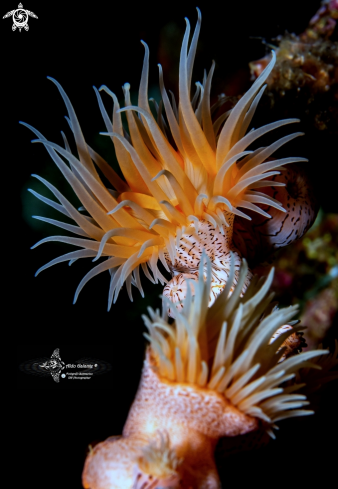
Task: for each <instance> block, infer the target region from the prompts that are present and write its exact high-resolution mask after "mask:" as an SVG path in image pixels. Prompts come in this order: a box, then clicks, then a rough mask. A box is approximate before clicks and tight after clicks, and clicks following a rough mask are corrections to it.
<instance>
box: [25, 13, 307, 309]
mask: <svg viewBox="0 0 338 489" xmlns="http://www.w3.org/2000/svg"><path fill="white" fill-rule="evenodd" d="M186 24H187V26H186V31H185V35H184V39H183V43H182V49H181V56H180V66H179V103H178V105H177V104H176V101H175V99H174V97H173V96H172V100H171V102H170V100H169V97H168V94H167V91H166V89H165V87H164V81H163V73H162V68H161V66H160V65H159V76H160V91H161V96H162V100H161V101H160V104H159V105H158V106H157V105H156V110H157V119H156V118H155V117H154V116H153V114H152V112H151V110H150V107H149V102H148V93H147V92H148V70H149V50H148V47H147V45H146V44H145V43H143V45H144V47H145V57H144V63H143V69H142V76H141V82H140V88H139V98H138V106H132V105H131V102H130V85H129V84H128V83H126V84H125V85H124V86H123V91H124V97H125V107H124V108H122V109H120V106H119V103H118V99H117V97H116V95H115V94H114V93H112V92H111V91H110V90H109V89H108V88H107V87H106V86H102V87H101V88H100V90H103V91H105V92H106V93H107V94H109V95H110V96H111V97H112V99H113V102H114V109H113V117H112V120H111V119H110V118H109V116H108V114H107V112H106V109H105V107H104V105H103V102H102V99H101V95H100V93H99V91H98V90H96V89H95V93H96V96H97V99H98V103H99V107H100V110H101V113H102V116H103V119H104V122H105V125H106V127H107V133H105V134H106V135H109V136H110V137H111V139H112V141H113V144H114V146H115V152H116V156H117V159H118V162H119V165H120V168H121V171H122V173H123V175H124V178H125V181H124V180H122V179H121V178H120V177H119V176H118V175H117V174H116V172H115V171H114V170H113V169H112V168H111V167H110V166H109V165H108V164H107V163H106V162H105V161H104V160H103V158H101V157H100V156H99V155H98V154H97V153H96V152H95V151H94V150H93V149H92V148H91V147H90V146H89V145H88V144H87V143H86V142H85V139H84V136H83V134H82V132H81V128H80V125H79V122H78V120H77V118H76V115H75V112H74V109H73V107H72V105H71V103H70V101H69V99H68V97H67V95H66V94H65V92H64V90H63V89H62V87H61V86H60V85H59V83H58V82H57V81H55V80H53V79H51V80H52V81H53V83H55V85H56V86H57V87H58V89H59V91H60V94H61V96H62V98H63V100H64V102H65V104H66V107H67V110H68V115H69V118H67V120H68V122H69V125H70V128H71V130H72V132H73V134H74V138H75V142H76V145H77V151H78V158H77V157H76V156H74V155H73V154H72V153H71V150H70V147H69V144H68V141H67V139H66V137H65V135H64V134H63V138H64V144H65V148H62V147H61V146H59V145H58V144H55V143H52V142H49V141H47V139H45V138H44V137H43V135H42V134H41V133H40V132H38V131H37V130H36V129H34V128H32V127H31V126H29V125H28V124H25V125H26V126H27V127H29V128H30V129H31V130H32V131H33V132H34V133H35V134H36V135H37V137H38V139H37V140H35V142H40V143H42V144H43V145H44V146H45V148H46V149H47V151H48V153H49V154H50V156H51V157H52V159H53V160H54V162H55V163H56V165H57V166H58V167H59V169H60V170H61V172H62V173H63V175H64V176H65V178H66V179H67V181H68V182H69V183H70V185H71V186H72V188H73V190H74V192H75V193H76V195H77V196H78V198H79V199H80V201H81V202H82V206H83V208H82V210H81V212H80V211H79V210H77V209H75V208H74V207H73V206H72V204H71V203H70V202H69V201H68V200H67V199H66V198H65V197H64V196H63V195H61V193H60V192H59V191H58V190H57V189H56V188H55V187H54V186H53V185H51V184H50V183H48V182H47V181H45V180H44V179H42V178H41V177H38V176H36V175H34V176H36V178H38V179H39V180H40V181H41V182H43V183H44V184H45V185H46V186H47V188H48V189H49V190H50V191H51V192H52V193H53V194H54V196H55V197H56V198H57V199H58V201H59V203H56V202H54V201H52V200H50V199H48V198H46V197H43V196H41V195H39V194H37V193H36V192H35V191H33V190H31V192H32V193H33V194H34V195H35V196H36V197H38V198H39V199H41V200H42V201H43V202H45V203H46V204H48V205H50V206H52V207H53V208H54V209H57V210H58V211H59V212H61V213H62V214H64V215H66V216H67V217H69V218H71V219H72V220H73V221H75V224H74V225H70V224H67V223H63V222H60V221H56V220H52V219H48V218H44V217H36V216H34V217H36V218H37V219H40V220H43V221H45V222H49V223H52V224H54V225H56V226H59V227H61V228H63V229H66V230H68V231H70V232H72V233H74V234H75V235H78V236H79V237H66V236H52V237H49V238H45V239H43V240H41V241H40V242H39V243H37V244H36V245H35V246H38V245H40V244H42V243H46V242H49V241H61V242H64V243H68V244H71V245H74V246H79V247H80V248H81V249H80V250H78V251H73V252H70V253H67V254H65V255H62V256H60V257H58V258H56V259H54V260H52V261H51V262H49V263H47V264H46V265H44V266H43V267H41V268H40V269H39V270H38V272H37V273H39V272H40V271H41V270H44V269H46V268H48V267H50V266H51V265H54V264H56V263H60V262H63V261H69V262H70V263H73V262H74V261H76V260H78V259H79V258H85V257H92V258H94V260H93V261H96V260H98V259H99V258H100V257H104V258H105V259H104V260H103V261H102V262H101V263H100V264H98V265H97V266H95V267H94V268H93V269H92V270H91V271H90V272H89V273H88V274H87V275H86V276H85V277H84V278H83V280H82V281H81V283H80V284H79V286H78V288H77V290H76V294H75V299H74V300H76V299H77V297H78V294H79V292H80V291H81V289H82V288H83V286H84V285H85V284H86V283H87V282H88V280H90V279H91V278H92V277H94V276H95V275H97V274H99V273H101V272H103V271H105V270H109V271H110V274H111V282H110V288H109V296H108V308H110V306H111V304H112V302H113V301H114V302H115V301H116V299H117V296H118V294H119V291H120V289H121V287H122V285H123V284H124V282H125V283H126V288H127V292H128V294H129V297H130V298H131V299H132V290H131V289H132V286H136V287H137V288H138V289H139V290H140V292H141V294H142V295H143V291H142V286H141V281H140V267H141V268H142V270H143V272H144V274H145V275H146V276H147V277H148V278H149V280H151V281H152V282H156V283H157V282H158V281H160V282H161V283H162V284H164V283H166V282H167V279H166V278H165V277H164V276H163V275H162V273H161V272H160V270H159V268H158V262H159V261H160V262H161V263H162V265H163V266H164V268H165V269H166V270H167V271H168V272H170V273H171V275H172V279H171V280H170V282H169V284H168V285H167V286H166V289H165V295H166V296H167V297H168V298H169V299H170V301H171V302H174V303H177V305H178V309H179V308H180V306H179V303H180V300H182V299H183V298H184V293H185V292H182V290H186V284H185V280H186V279H187V278H191V275H194V276H195V279H196V280H197V279H198V273H199V272H198V270H199V263H200V260H201V253H202V251H203V250H204V251H205V252H206V253H207V255H208V256H209V258H210V259H211V262H212V272H211V276H212V280H211V292H210V298H209V305H211V304H212V303H213V301H214V300H215V298H216V297H217V295H218V294H219V293H220V292H221V291H222V290H223V288H224V287H225V284H226V283H227V281H228V277H229V270H230V251H232V252H233V255H234V258H235V276H234V284H236V282H237V279H238V270H239V268H240V264H241V256H240V253H239V252H238V250H237V249H236V248H235V247H234V245H233V222H234V218H235V216H241V217H243V218H245V219H248V220H250V219H251V217H249V216H248V215H247V214H245V213H244V212H243V210H240V209H239V208H242V209H244V211H245V210H250V211H253V212H255V213H259V214H260V215H262V216H264V217H265V218H270V214H268V212H266V211H265V210H263V209H262V208H261V206H262V205H264V204H266V205H268V206H270V207H272V208H274V209H277V210H279V211H280V212H281V213H282V214H285V213H286V210H285V209H284V208H283V207H282V205H281V204H280V202H278V201H277V200H276V199H274V198H273V197H271V196H269V195H267V194H266V193H265V192H264V189H267V188H269V187H270V186H274V187H279V186H283V185H284V183H281V182H277V181H272V180H271V177H273V176H274V175H277V174H279V169H280V168H281V167H282V166H283V167H284V166H285V165H287V164H289V163H293V162H303V161H306V160H305V159H304V158H297V157H288V158H282V159H277V160H273V161H271V158H270V157H271V155H272V154H274V152H275V151H276V150H278V149H279V148H280V147H281V146H283V145H284V144H285V143H287V142H288V141H291V140H292V139H294V138H295V137H297V136H299V135H301V134H302V133H299V132H297V133H294V134H291V135H288V136H284V137H282V138H281V139H279V140H277V141H276V142H274V143H273V144H270V145H269V146H267V147H259V148H257V149H255V150H251V149H248V148H249V147H251V145H252V144H253V143H255V141H256V140H257V139H259V138H260V137H261V136H263V135H265V134H267V133H269V132H270V131H273V130H274V129H277V128H279V127H282V126H284V125H286V124H290V123H295V122H298V119H285V120H281V121H277V122H273V123H270V124H267V125H265V126H263V127H260V128H258V129H251V130H250V131H249V132H248V128H249V126H250V123H251V120H252V118H253V115H254V113H255V110H256V107H257V105H258V103H259V100H260V97H261V96H262V93H263V91H264V88H265V85H264V83H265V81H266V79H267V78H268V76H269V74H270V73H271V70H272V69H273V66H274V64H275V54H274V52H273V53H272V59H271V62H270V63H269V64H268V66H267V67H266V68H265V70H264V71H263V72H262V73H261V75H260V76H259V77H258V78H257V80H256V81H255V82H254V84H253V85H252V87H251V88H250V89H249V90H248V92H247V93H245V94H244V95H243V97H242V98H241V99H240V100H239V101H238V103H237V104H236V106H235V107H234V108H233V109H232V110H231V111H228V112H226V113H224V114H222V115H220V116H219V117H218V118H217V119H216V120H213V116H214V114H215V113H216V109H218V107H219V106H220V105H221V104H222V101H223V99H222V98H221V99H219V101H218V102H217V103H216V104H215V105H213V106H211V105H210V90H211V80H212V76H213V72H214V68H215V63H214V62H213V63H212V66H211V69H210V71H209V73H208V75H206V76H205V77H204V79H203V83H197V84H196V85H197V89H196V92H195V94H194V95H193V96H192V94H191V79H192V71H193V64H194V58H195V53H196V47H197V41H198V36H199V31H200V26H201V14H200V11H199V10H198V20H197V24H196V28H195V31H194V34H193V36H192V40H191V43H190V47H189V48H188V42H189V36H190V25H189V22H188V20H187V19H186ZM121 112H125V113H126V117H127V121H128V130H127V129H126V128H124V127H123V125H122V119H121ZM63 159H65V160H67V161H68V162H69V166H68V165H67V164H66V163H65V162H64V160H63ZM97 169H99V170H100V171H101V172H102V174H103V175H104V176H105V178H106V179H107V180H108V181H109V182H110V185H111V186H112V187H113V189H109V188H106V186H105V185H104V183H103V182H102V180H101V177H100V176H99V174H98V171H97ZM83 210H85V211H87V212H88V214H89V216H88V215H85V214H83V213H82V211H83ZM295 237H297V236H296V234H295ZM298 237H299V234H298ZM150 271H151V272H152V275H151V273H150ZM250 278H251V273H250V272H248V275H247V277H246V280H244V281H243V282H242V287H243V290H242V292H244V291H245V289H246V287H247V286H248V285H249V282H250ZM182 286H183V287H182ZM170 312H171V315H174V311H173V309H172V310H171V311H170Z"/></svg>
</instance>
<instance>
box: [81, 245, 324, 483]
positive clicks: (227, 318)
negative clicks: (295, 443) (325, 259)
mask: <svg viewBox="0 0 338 489" xmlns="http://www.w3.org/2000/svg"><path fill="white" fill-rule="evenodd" d="M211 269H212V267H211V263H210V260H209V258H208V257H207V255H206V254H205V253H204V252H203V254H202V257H201V263H200V269H199V278H198V281H195V282H194V288H195V295H194V296H193V295H192V293H191V290H190V287H189V282H188V292H187V297H186V299H185V301H184V304H183V308H182V309H181V310H180V311H178V312H177V313H176V319H175V321H174V322H173V323H172V324H169V323H168V316H167V309H166V307H164V309H163V312H162V314H160V312H159V311H158V310H157V311H153V310H152V309H151V308H148V312H149V317H146V316H144V317H143V319H144V321H145V325H146V327H147V329H148V332H149V334H145V336H146V337H147V339H148V340H149V342H150V345H149V347H148V349H147V354H146V359H145V362H144V368H143V373H142V378H141V381H140V386H139V389H138V392H137V394H136V397H135V400H134V403H133V405H132V407H131V410H130V412H129V415H128V418H127V421H126V424H125V426H124V429H123V435H122V437H120V438H118V439H117V438H114V439H111V438H109V439H108V440H106V441H104V442H103V443H100V444H98V445H97V446H96V447H95V448H94V450H93V451H92V452H91V453H90V454H89V455H88V457H87V459H86V463H85V467H84V471H83V485H84V487H85V488H90V489H104V488H107V487H109V488H110V489H119V488H121V489H122V488H123V489H127V488H132V489H137V488H139V487H146V488H148V487H149V488H150V487H154V488H160V487H168V486H166V485H165V483H164V482H163V481H165V480H166V479H165V478H166V477H167V478H169V477H171V481H172V484H171V485H170V486H169V487H174V488H179V487H182V488H183V487H184V488H189V487H193V488H194V489H199V488H209V489H219V488H220V481H219V477H218V473H217V468H216V464H215V460H214V451H215V447H216V444H217V441H218V440H219V439H220V438H222V437H237V436H238V435H244V434H247V433H250V432H252V431H260V432H262V431H263V432H266V433H268V434H269V435H270V436H271V437H273V438H274V437H275V435H274V433H273V430H274V429H277V428H278V426H277V425H276V423H277V422H278V421H280V420H282V419H286V418H291V417H295V416H303V415H308V414H311V413H312V412H313V411H311V410H306V409H302V408H303V407H304V406H306V405H307V404H308V401H307V400H306V396H305V395H303V394H300V393H299V392H296V391H297V390H299V388H302V387H303V385H304V384H300V385H299V384H297V383H296V382H295V381H294V379H295V375H296V373H297V372H298V371H299V370H300V369H302V368H308V367H311V366H313V365H314V364H312V362H310V360H311V359H313V358H315V357H317V356H320V355H324V354H327V353H328V351H327V350H318V351H311V352H305V353H298V354H295V355H294V356H291V357H289V358H288V359H286V360H282V357H283V354H284V350H285V349H284V348H283V343H284V342H285V340H286V339H287V338H288V337H289V335H290V334H292V333H293V332H294V331H298V329H299V326H293V327H292V326H291V327H290V328H286V329H285V330H284V331H283V329H282V331H283V332H280V333H279V334H277V337H275V339H274V341H270V339H271V337H272V335H273V334H274V333H276V331H278V330H280V328H283V325H284V324H285V323H288V324H289V325H292V324H294V323H293V322H292V321H290V320H291V318H292V317H293V316H294V315H295V313H296V312H297V306H290V307H287V308H284V309H278V308H276V307H272V305H271V300H272V298H273V293H271V292H269V287H270V285H271V281H272V278H273V270H272V271H271V272H270V274H269V276H268V277H267V278H266V279H265V280H264V279H263V278H261V279H258V277H257V276H255V277H253V279H252V281H251V283H250V285H249V286H248V288H247V290H246V292H245V293H244V295H243V294H242V287H243V283H244V281H245V278H246V273H247V264H246V261H245V259H243V264H242V268H241V270H240V272H239V276H238V282H237V285H236V286H234V290H233V293H232V294H231V295H229V291H230V288H231V286H232V285H233V280H234V277H235V268H234V258H233V255H232V253H231V260H230V276H229V280H228V282H227V285H226V287H225V289H224V290H223V292H222V293H221V294H220V295H219V296H218V297H217V299H216V300H215V302H214V304H213V305H212V306H211V307H210V308H208V300H209V292H210V288H211V283H212V274H211ZM204 271H206V278H205V277H204V275H205V273H204ZM269 341H270V342H269ZM331 363H332V362H331ZM314 366H316V365H314ZM158 433H162V435H161V438H162V441H161V443H160V444H158V443H156V442H155V441H154V440H156V437H158ZM164 433H165V435H164ZM154 461H156V463H152V462H154ZM137 481H142V482H143V483H144V485H137ZM151 484H153V485H151Z"/></svg>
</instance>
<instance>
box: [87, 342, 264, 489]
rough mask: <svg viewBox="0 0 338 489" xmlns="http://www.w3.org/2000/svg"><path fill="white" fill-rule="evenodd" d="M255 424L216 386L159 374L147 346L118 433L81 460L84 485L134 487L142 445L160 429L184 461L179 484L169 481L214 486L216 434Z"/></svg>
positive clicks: (96, 488)
mask: <svg viewBox="0 0 338 489" xmlns="http://www.w3.org/2000/svg"><path fill="white" fill-rule="evenodd" d="M258 424H259V422H258V420H257V419H255V418H253V417H251V416H247V415H246V414H244V413H242V412H241V411H239V410H238V409H237V408H236V407H235V406H233V405H232V404H231V402H230V401H228V400H227V399H226V398H225V397H224V396H222V395H221V394H220V393H219V392H215V391H213V390H210V389H206V388H202V387H198V386H196V385H191V386H190V385H188V384H181V383H177V382H171V381H169V380H167V379H164V378H162V377H160V375H159V374H158V373H157V372H156V364H155V362H154V359H153V358H152V356H151V351H150V349H148V351H147V356H146V359H145V361H144V367H143V372H142V378H141V382H140V386H139V389H138V392H137V394H136V397H135V400H134V403H133V405H132V408H131V410H130V412H129V416H128V419H127V422H126V424H125V427H124V429H123V437H122V438H120V439H116V438H113V439H109V438H108V440H106V441H104V442H103V443H100V444H99V445H97V446H96V447H95V448H94V450H93V451H92V453H91V454H90V455H89V456H88V457H87V460H86V464H85V467H84V471H83V485H84V487H85V488H88V489H89V488H90V489H108V488H109V489H113V488H114V489H115V488H116V489H117V488H121V489H122V488H123V489H127V488H132V487H137V486H135V483H136V481H137V476H138V475H140V478H141V476H143V481H144V474H142V473H141V469H137V457H138V455H139V453H140V452H141V448H142V447H143V446H144V445H146V444H147V440H149V439H153V438H155V437H156V435H157V433H158V432H159V431H164V432H166V433H167V434H168V435H169V439H170V446H171V449H172V450H173V451H174V452H175V454H176V457H177V458H179V459H183V461H184V463H181V464H180V465H179V466H178V467H177V468H176V472H177V476H178V477H177V484H178V485H175V486H174V487H182V488H189V487H192V488H194V489H199V488H205V489H207V488H208V489H209V488H210V489H216V488H217V489H218V488H220V481H219V478H218V473H217V469H216V465H215V461H214V449H215V446H216V443H217V441H218V439H219V438H220V437H222V436H237V435H241V434H244V433H248V432H250V431H252V430H255V429H257V427H258ZM151 475H152V474H149V477H150V476H151ZM152 479H153V482H154V479H155V477H154V476H153V477H150V479H149V483H150V482H151V481H152ZM178 481H179V482H178ZM158 483H161V484H163V481H161V480H158ZM133 484H134V485H133ZM145 487H148V486H145ZM151 487H157V486H151ZM161 487H164V486H163V485H161ZM171 487H172V486H171Z"/></svg>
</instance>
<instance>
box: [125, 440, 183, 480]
mask: <svg viewBox="0 0 338 489" xmlns="http://www.w3.org/2000/svg"><path fill="white" fill-rule="evenodd" d="M157 435H158V436H157V438H156V437H155V438H154V439H152V440H150V441H149V443H147V444H145V445H144V446H142V447H141V448H140V449H139V453H138V454H137V456H136V457H135V466H134V483H133V486H132V489H147V488H148V487H149V489H150V488H153V487H163V488H164V487H166V488H173V489H175V488H179V487H181V486H180V475H179V473H178V470H177V469H178V468H179V466H180V465H181V464H182V462H183V459H182V458H179V457H177V455H176V451H175V449H174V448H172V447H171V444H170V438H169V435H168V433H167V432H166V431H159V432H158V433H157Z"/></svg>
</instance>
